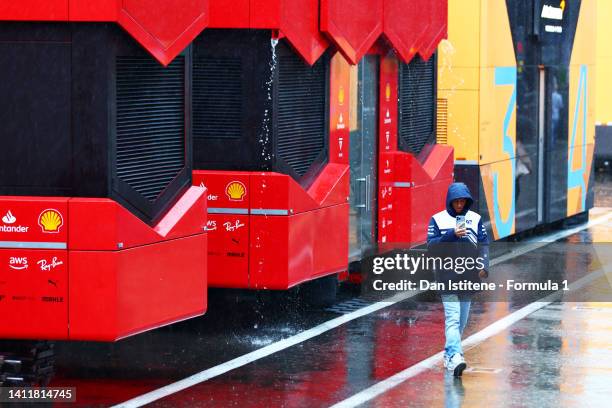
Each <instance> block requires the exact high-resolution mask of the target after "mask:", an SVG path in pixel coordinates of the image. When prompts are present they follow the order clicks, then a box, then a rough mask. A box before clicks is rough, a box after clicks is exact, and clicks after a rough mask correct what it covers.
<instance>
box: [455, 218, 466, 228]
mask: <svg viewBox="0 0 612 408" xmlns="http://www.w3.org/2000/svg"><path fill="white" fill-rule="evenodd" d="M457 229H465V215H458V216H457Z"/></svg>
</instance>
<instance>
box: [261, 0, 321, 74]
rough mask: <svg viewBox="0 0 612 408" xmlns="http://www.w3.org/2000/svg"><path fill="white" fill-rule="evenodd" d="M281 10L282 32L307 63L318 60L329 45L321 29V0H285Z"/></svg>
mask: <svg viewBox="0 0 612 408" xmlns="http://www.w3.org/2000/svg"><path fill="white" fill-rule="evenodd" d="M254 2H255V3H261V2H265V1H262V0H255V1H254ZM280 10H281V14H280V20H281V21H280V30H281V32H282V33H283V34H284V35H285V36H286V37H287V40H289V42H290V43H291V45H292V46H293V48H295V49H296V50H297V52H298V53H299V54H300V55H301V56H302V58H304V60H305V61H306V62H307V63H309V64H310V65H312V64H314V63H315V62H317V60H318V59H319V58H320V57H321V55H323V53H324V52H325V50H326V49H327V47H328V46H329V43H328V41H327V39H326V38H325V37H323V35H322V34H321V32H320V31H319V0H300V1H291V0H284V1H283V2H282V5H281V6H280Z"/></svg>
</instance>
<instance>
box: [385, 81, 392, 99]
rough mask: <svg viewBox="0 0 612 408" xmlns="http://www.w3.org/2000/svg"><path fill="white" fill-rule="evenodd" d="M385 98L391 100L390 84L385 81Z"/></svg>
mask: <svg viewBox="0 0 612 408" xmlns="http://www.w3.org/2000/svg"><path fill="white" fill-rule="evenodd" d="M385 100H386V101H387V102H389V101H390V100H391V84H390V83H388V82H387V85H385Z"/></svg>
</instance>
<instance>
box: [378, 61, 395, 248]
mask: <svg viewBox="0 0 612 408" xmlns="http://www.w3.org/2000/svg"><path fill="white" fill-rule="evenodd" d="M397 78H398V60H397V58H396V57H395V56H392V55H389V56H386V57H384V58H383V59H382V60H381V63H380V87H379V89H380V94H379V106H380V109H379V119H378V126H379V133H378V134H379V136H378V137H379V142H378V146H379V153H378V154H379V160H378V220H379V222H378V240H379V242H380V243H387V242H393V241H394V240H395V238H394V236H393V229H392V228H391V227H390V225H392V224H393V223H394V222H395V221H394V219H393V214H394V211H393V201H394V198H393V194H394V187H393V178H394V174H393V172H394V168H393V160H392V158H391V157H390V156H389V153H390V152H393V151H395V150H397V92H398V90H397Z"/></svg>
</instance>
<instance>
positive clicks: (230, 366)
mask: <svg viewBox="0 0 612 408" xmlns="http://www.w3.org/2000/svg"><path fill="white" fill-rule="evenodd" d="M610 218H612V214H608V215H605V216H601V217H599V218H597V219H595V220H593V221H590V222H588V223H587V224H585V225H582V226H579V227H576V228H573V229H570V230H567V231H561V232H559V233H555V234H553V236H555V237H557V238H556V239H561V238H565V237H567V236H570V235H572V234H575V233H576V232H579V231H581V230H584V229H586V228H589V227H591V226H594V225H597V224H601V223H603V222H605V221H607V220H608V219H610ZM542 238H546V237H542ZM549 243H550V242H546V243H543V244H542V245H537V246H534V245H529V249H528V250H526V251H514V252H512V253H510V254H506V255H504V256H501V257H499V258H495V259H493V260H491V262H490V265H491V266H493V265H495V264H498V263H500V262H504V261H507V260H509V259H512V258H515V257H517V256H520V255H523V254H525V253H526V252H529V251H533V250H535V249H537V248H540V247H541V246H544V245H547V244H549ZM419 293H421V291H416V292H415V291H411V292H403V293H399V294H397V295H395V296H391V297H390V298H388V299H386V300H383V301H380V302H377V303H374V304H372V305H369V306H366V307H364V308H362V309H358V310H355V311H354V312H351V313H348V314H346V315H343V316H340V317H337V318H334V319H332V320H329V321H327V322H325V323H322V324H320V325H318V326H315V327H313V328H311V329H308V330H306V331H303V332H301V333H298V334H296V335H294V336H291V337H288V338H286V339H283V340H279V341H277V342H275V343H272V344H269V345H267V346H265V347H262V348H260V349H257V350H255V351H252V352H250V353H247V354H244V355H242V356H240V357H236V358H234V359H232V360H229V361H227V362H225V363H222V364H219V365H217V366H214V367H211V368H209V369H207V370H204V371H201V372H199V373H197V374H194V375H192V376H190V377H187V378H184V379H182V380H180V381H177V382H174V383H172V384H168V385H166V386H164V387H161V388H158V389H156V390H153V391H150V392H148V393H146V394H143V395H140V396H138V397H135V398H132V399H130V400H128V401H125V402H122V403H120V404H118V405H115V406H114V407H112V408H132V407H141V406H143V405H146V404H150V403H151V402H154V401H157V400H159V399H162V398H165V397H167V396H169V395H172V394H175V393H177V392H180V391H182V390H184V389H186V388H189V387H192V386H194V385H196V384H199V383H202V382H204V381H207V380H210V379H211V378H214V377H217V376H219V375H222V374H225V373H227V372H228V371H231V370H234V369H236V368H240V367H242V366H245V365H247V364H249V363H251V362H253V361H256V360H259V359H262V358H264V357H268V356H270V355H272V354H274V353H278V352H279V351H282V350H285V349H287V348H289V347H292V346H295V345H296V344H299V343H303V342H305V341H307V340H310V339H312V338H314V337H317V336H319V335H321V334H323V333H325V332H328V331H330V330H332V329H335V328H336V327H339V326H341V325H343V324H345V323H348V322H350V321H352V320H355V319H358V318H360V317H363V316H366V315H368V314H371V313H374V312H377V311H379V310H381V309H384V308H386V307H389V306H392V305H394V304H396V303H398V302H401V301H404V300H406V299H408V298H410V297H413V296H416V295H417V294H419ZM433 357H435V356H432V357H430V358H433ZM419 364H420V363H419Z"/></svg>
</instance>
